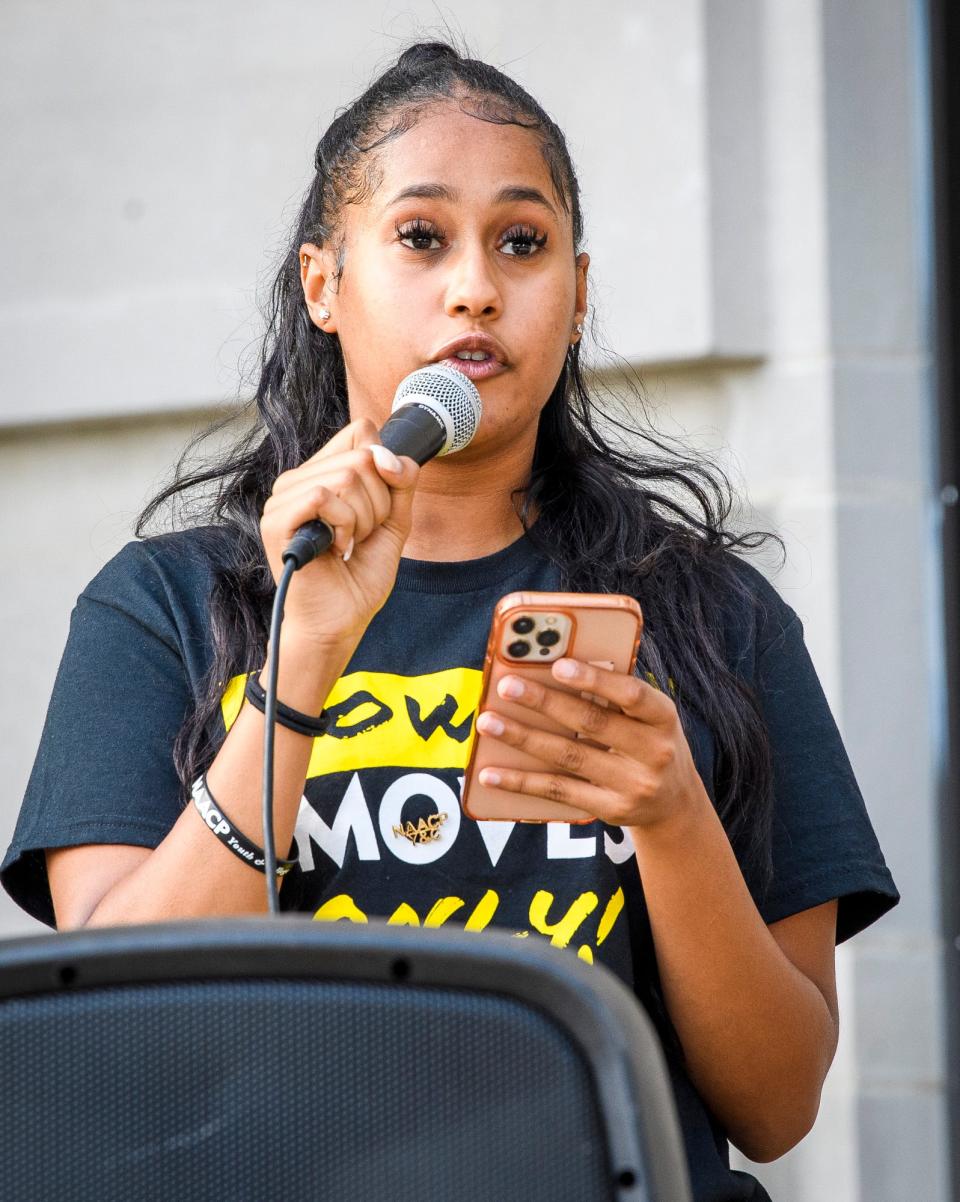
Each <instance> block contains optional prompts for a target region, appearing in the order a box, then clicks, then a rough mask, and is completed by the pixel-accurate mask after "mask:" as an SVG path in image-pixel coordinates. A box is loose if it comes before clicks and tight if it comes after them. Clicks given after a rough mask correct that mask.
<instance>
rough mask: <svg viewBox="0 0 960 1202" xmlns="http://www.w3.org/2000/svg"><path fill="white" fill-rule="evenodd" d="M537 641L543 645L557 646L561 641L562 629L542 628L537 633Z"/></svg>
mask: <svg viewBox="0 0 960 1202" xmlns="http://www.w3.org/2000/svg"><path fill="white" fill-rule="evenodd" d="M537 642H538V643H539V644H540V646H541V647H555V646H556V645H557V643H559V642H560V631H559V630H541V631H540V633H539V634H538V635H537Z"/></svg>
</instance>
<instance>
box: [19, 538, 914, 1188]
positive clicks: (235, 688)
mask: <svg viewBox="0 0 960 1202" xmlns="http://www.w3.org/2000/svg"><path fill="white" fill-rule="evenodd" d="M223 537H226V536H225V534H224V532H222V531H219V530H216V529H214V528H206V529H204V530H195V531H188V532H185V533H182V534H175V535H166V536H162V537H160V538H155V539H149V540H146V541H144V542H138V543H131V544H129V545H128V546H126V547H125V548H124V549H123V550H122V551H121V552H120V553H119V554H118V555H117V556H116V557H115V558H114V559H113V560H112V561H111V562H110V563H109V564H107V566H106V567H105V568H104V569H103V570H102V571H101V572H100V574H99V575H98V576H97V577H96V578H95V579H94V580H93V581H92V582H91V584H90V585H89V586H88V587H87V588H86V589H85V590H84V592H83V594H82V595H81V597H80V598H79V600H78V603H77V607H76V609H75V610H74V613H73V617H72V620H71V627H70V636H69V639H68V641H67V647H66V650H65V652H64V656H63V661H62V663H61V665H60V670H59V674H58V676H57V681H56V685H55V687H54V691H53V696H52V698H51V701H50V708H49V712H48V715H47V721H46V725H45V727H44V732H43V737H42V740H41V744H40V748H39V751H38V754H37V759H36V763H35V765H34V769H33V773H32V775H31V777H30V781H29V784H28V787H27V793H26V796H25V798H24V802H23V808H22V810H21V813H20V818H19V822H18V824H17V828H16V831H15V833H14V838H13V842H12V844H11V846H10V848H9V849H8V851H7V855H6V857H5V859H4V861H3V864H2V866H0V877H2V882H3V885H4V887H5V888H6V889H7V891H8V892H9V893H10V895H11V896H12V897H13V898H14V899H15V900H16V901H17V902H18V903H19V904H20V905H21V906H22V907H23V908H24V909H26V910H27V911H29V912H30V913H31V914H33V915H34V916H36V917H37V918H40V919H41V920H42V921H44V922H46V923H50V924H52V923H53V909H52V904H51V900H50V892H49V887H48V883H47V878H46V870H45V864H44V856H43V851H44V849H45V848H53V847H66V846H73V845H77V844H82V843H131V844H137V845H140V846H145V847H154V846H156V845H157V844H158V843H159V842H160V840H161V839H163V838H164V836H165V835H166V834H167V832H168V831H169V830H170V828H171V827H172V825H173V824H174V822H175V821H176V819H177V817H178V816H179V814H180V813H181V811H182V808H183V806H184V804H185V801H184V797H183V790H182V788H181V785H180V782H179V780H178V778H177V775H176V772H175V771H174V766H173V760H172V754H171V752H172V746H173V741H174V738H175V736H176V733H177V731H178V729H179V727H180V725H181V723H182V721H183V719H184V716H185V715H186V713H187V712H188V710H189V709H190V707H191V705H192V704H193V702H194V699H195V698H196V697H197V696H198V694H199V691H200V688H201V685H202V681H203V678H204V676H205V674H206V671H207V668H208V665H209V663H210V659H211V648H210V628H209V619H208V598H209V591H210V584H211V578H212V577H211V562H212V559H211V556H212V554H214V553H215V549H216V543H217V541H218V540H219V539H221V538H223ZM740 568H741V572H742V576H743V579H744V580H745V581H746V582H747V585H748V588H749V590H750V592H751V594H752V596H753V597H755V598H756V601H757V604H745V603H741V604H740V605H731V606H730V607H729V614H728V621H727V628H726V631H725V641H726V646H727V652H728V656H729V662H730V664H731V665H732V666H733V667H734V668H735V670H736V671H737V672H738V673H739V674H740V675H741V676H742V677H743V678H744V679H745V680H746V681H747V683H748V684H749V685H750V686H751V687H752V688H753V689H754V690H755V692H756V695H757V697H758V698H759V702H760V706H761V709H762V713H763V716H764V719H765V722H766V725H767V729H768V732H769V735H770V740H771V744H772V750H773V761H774V765H775V772H774V791H775V814H774V825H773V862H774V878H773V883H772V885H771V886H770V887H769V888H768V889H766V890H764V891H761V889H760V887H759V885H758V884H757V883H756V882H754V881H752V880H751V879H750V877H749V875H747V884H748V886H749V887H750V888H751V892H752V894H753V896H754V900H755V902H756V904H757V906H758V909H759V912H760V914H761V915H762V917H763V919H764V921H765V922H767V923H771V922H775V921H777V920H778V919H781V918H785V917H787V916H788V915H790V914H795V913H797V912H799V911H801V910H805V909H807V908H809V907H811V906H816V905H819V904H821V903H822V902H826V901H829V900H831V899H832V898H839V910H838V919H837V939H838V942H839V941H840V940H843V939H846V938H847V937H849V936H850V935H853V934H855V933H856V932H857V931H859V930H861V929H862V928H863V927H865V926H867V925H868V924H869V923H871V922H873V921H874V920H875V919H877V918H878V917H879V916H880V915H881V914H883V913H884V912H885V911H886V910H888V909H889V908H890V907H891V906H893V905H894V904H895V903H896V900H897V896H898V895H897V891H896V888H895V886H894V884H893V881H892V879H891V877H890V874H889V872H888V871H887V868H886V865H885V863H884V860H883V856H882V854H881V851H880V848H879V846H878V844H877V840H876V837H875V835H874V832H873V829H872V827H871V825H870V821H869V818H868V817H867V813H866V810H865V808H864V804H863V801H862V798H861V796H860V793H859V790H858V788H857V784H856V781H855V780H854V777H853V773H852V771H851V768H850V765H849V762H848V760H847V757H846V754H845V752H844V749H843V746H842V744H841V742H840V738H839V735H838V733H837V730H836V726H835V724H834V722H833V719H832V717H831V715H830V711H829V709H828V707H827V704H826V701H825V699H824V696H823V692H822V689H821V688H820V684H819V682H818V680H817V677H816V674H815V672H814V670H813V667H812V664H811V662H810V658H809V656H808V654H807V651H806V649H805V647H804V643H803V634H802V630H801V626H800V622H799V620H798V619H797V617H796V615H795V614H794V613H793V612H792V610H790V609H789V607H788V606H786V605H785V604H784V603H783V601H781V600H780V598H779V597H778V596H777V594H776V593H775V592H774V590H773V589H772V588H771V587H770V585H769V584H767V583H766V582H765V581H764V580H763V578H762V577H761V576H760V575H759V574H758V573H757V572H755V571H754V570H753V569H752V568H749V567H747V565H745V564H742V565H740ZM558 587H559V578H558V574H557V569H556V568H555V567H554V566H553V565H552V564H550V563H549V562H548V561H547V560H545V559H544V558H542V557H541V556H540V555H539V554H537V552H536V551H535V549H534V547H533V545H532V543H531V541H530V540H529V539H528V538H527V537H526V536H524V537H521V538H520V539H519V540H517V541H516V542H514V543H513V544H511V545H510V546H509V547H506V548H505V549H504V550H502V551H499V552H497V553H495V554H493V555H488V556H485V557H483V558H481V559H475V560H470V561H466V562H459V563H430V562H422V561H417V560H410V559H404V560H402V561H401V563H400V568H399V572H398V575H397V580H396V583H395V586H394V588H393V591H392V593H391V595H390V597H389V599H388V600H387V603H386V604H385V605H384V607H383V608H382V609H381V611H380V612H379V613H378V614H377V615H376V617H375V618H374V619H373V621H372V622H371V624H370V626H369V627H368V629H367V631H366V633H365V635H364V637H363V639H362V641H361V643H360V644H359V646H358V647H357V649H356V652H355V653H354V655H353V658H352V659H351V661H350V663H349V664H348V665H347V668H346V669H345V671H344V673H343V675H342V677H341V678H340V679H339V680H338V681H337V683H336V684H335V686H334V688H333V690H332V692H331V693H330V695H329V697H328V699H327V702H326V709H327V710H328V711H329V712H330V714H331V715H332V717H333V720H334V721H333V725H332V727H331V729H330V731H329V732H328V733H327V734H326V735H324V736H323V737H322V738H321V739H318V740H316V741H315V743H314V747H313V753H312V758H311V761H310V766H309V770H308V777H307V781H306V785H305V788H304V798H303V800H302V802H301V807H300V813H299V817H298V821H297V827H296V845H295V848H294V850H293V851H292V852H291V856H292V857H293V858H295V859H296V861H297V865H296V867H295V868H294V870H293V871H292V872H291V873H290V875H289V876H288V877H287V878H286V879H285V880H284V883H283V886H282V889H281V894H280V896H281V905H282V907H283V908H284V909H290V910H300V911H305V912H307V913H312V914H314V915H315V916H316V917H317V918H319V919H326V920H345V921H354V922H363V921H365V919H366V918H367V917H369V916H378V917H384V918H387V919H389V921H391V922H394V923H398V924H406V925H416V926H420V925H422V926H438V925H440V924H442V923H446V922H450V923H455V924H457V925H462V926H465V927H467V928H468V929H471V930H477V931H479V930H482V929H483V928H484V927H486V926H488V925H496V926H500V927H506V928H508V929H510V930H513V931H514V932H515V933H516V935H517V936H518V938H538V937H539V938H545V939H548V940H549V941H550V942H551V943H552V944H553V945H554V946H556V947H560V948H567V949H568V952H569V953H572V954H575V955H577V956H579V957H580V958H581V959H582V960H585V961H587V962H594V961H597V962H601V963H604V964H606V965H607V966H608V967H609V968H610V969H611V970H612V971H613V972H615V973H616V974H617V975H618V976H619V977H620V978H621V979H622V980H623V981H625V982H626V983H627V984H628V985H629V986H630V987H631V988H633V989H634V990H635V992H636V993H637V994H638V996H639V997H640V998H641V999H642V1000H643V1001H645V1002H646V1003H647V1004H648V1006H649V1007H650V1008H651V1009H652V1011H653V1013H654V1017H655V1018H656V1019H657V1020H658V1021H659V1023H660V1026H661V1030H662V1031H663V1032H664V1034H665V1035H666V1036H667V1038H665V1041H664V1042H665V1047H666V1048H667V1051H668V1062H669V1064H670V1070H671V1075H672V1078H673V1085H674V1090H675V1094H676V1099H677V1105H678V1110H679V1113H680V1120H681V1125H682V1128H683V1132H684V1138H685V1141H686V1146H687V1153H688V1159H689V1162H690V1169H691V1177H692V1180H693V1187H694V1197H695V1198H696V1199H697V1200H698V1202H700V1200H706V1199H710V1200H711V1202H727V1200H729V1202H733V1200H745V1199H754V1200H757V1199H763V1198H765V1197H766V1194H765V1193H764V1191H763V1190H762V1188H761V1187H760V1186H759V1185H758V1184H757V1183H756V1182H755V1181H754V1179H753V1178H752V1177H749V1176H747V1175H746V1174H743V1173H736V1172H732V1171H731V1170H730V1168H729V1161H728V1147H727V1141H726V1137H725V1134H724V1132H723V1130H722V1128H721V1127H720V1126H719V1125H718V1123H717V1122H716V1121H715V1120H714V1118H713V1116H712V1115H711V1114H710V1113H709V1112H708V1110H707V1108H706V1106H705V1105H704V1103H703V1101H702V1100H701V1099H700V1097H699V1095H698V1094H697V1093H696V1091H695V1089H694V1087H693V1085H692V1084H691V1082H690V1080H689V1078H688V1077H687V1075H686V1073H685V1071H684V1069H683V1066H682V1062H681V1059H680V1057H679V1056H678V1055H677V1054H676V1049H675V1048H673V1049H671V1040H670V1038H669V1031H668V1030H664V1028H665V1026H666V1025H667V1024H668V1019H667V1018H666V1016H665V1015H664V1013H663V1012H662V1010H661V1011H660V1012H659V1013H658V1012H657V999H658V996H659V994H658V991H657V988H656V963H655V959H654V954H653V944H652V940H651V937H650V930H649V923H648V921H647V918H646V908H645V904H644V898H643V890H642V886H641V881H640V877H639V873H638V870H637V864H636V860H635V858H634V857H633V855H632V854H631V850H632V849H631V846H630V843H629V839H628V838H626V837H625V832H624V831H622V830H620V829H618V828H615V827H608V826H605V825H604V824H602V823H599V822H595V823H591V824H589V825H583V826H572V827H571V826H569V825H567V824H558V823H550V824H546V825H542V826H540V825H529V824H521V823H517V824H513V823H506V822H489V823H477V822H473V821H471V820H470V819H468V818H466V817H464V816H462V814H461V810H460V804H459V797H460V789H461V785H462V781H463V774H464V770H465V767H466V764H467V760H468V756H469V750H470V744H471V740H472V737H473V724H474V719H475V717H476V709H477V703H478V701H479V695H480V682H481V670H482V665H483V656H484V651H485V648H486V640H487V634H488V630H489V626H490V620H491V617H492V613H493V608H494V606H495V604H496V602H497V601H498V600H499V599H500V597H502V596H503V595H504V594H505V593H508V592H513V591H514V590H518V589H524V590H551V591H552V590H555V589H557V588H558ZM243 684H244V679H243V678H241V677H237V678H235V679H234V680H232V681H230V682H229V683H228V684H227V686H226V688H225V690H224V694H223V701H222V707H221V708H222V719H223V723H222V725H220V726H219V729H218V731H216V732H214V733H215V735H216V736H218V737H220V738H222V737H223V735H224V732H225V729H228V728H229V726H230V725H231V724H232V722H233V721H234V719H235V718H236V715H237V713H238V712H239V708H240V705H241V703H242V695H243ZM678 685H679V688H680V694H681V696H682V681H681V682H678ZM687 731H688V737H689V739H690V742H691V747H692V751H693V755H694V759H695V762H696V765H697V769H698V771H699V773H700V775H701V777H702V779H703V781H704V783H705V785H706V787H707V791H708V792H709V793H710V794H711V796H713V789H714V780H713V776H714V770H713V765H714V753H713V740H712V737H711V735H710V732H709V730H708V729H707V728H706V727H705V726H704V724H703V723H702V722H701V721H699V720H698V719H697V717H696V716H695V715H688V721H687ZM223 800H224V801H225V805H226V809H227V812H228V813H229V804H228V802H227V800H226V799H223ZM438 813H439V814H445V815H446V818H445V819H443V820H442V822H440V826H439V832H440V834H439V837H438V838H437V839H433V840H428V841H422V842H414V841H411V840H410V839H409V838H408V837H406V836H405V835H404V833H403V832H404V830H405V829H409V827H408V824H409V823H412V824H413V826H414V827H416V825H417V824H418V822H419V821H420V819H426V818H428V817H429V816H430V815H434V814H438ZM436 822H437V820H436V819H434V823H436Z"/></svg>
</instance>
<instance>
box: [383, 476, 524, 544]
mask: <svg viewBox="0 0 960 1202" xmlns="http://www.w3.org/2000/svg"><path fill="white" fill-rule="evenodd" d="M461 454H463V452H461ZM510 458H513V457H509V458H508V459H507V460H503V459H501V460H500V461H499V462H498V463H496V464H495V465H491V463H490V461H489V460H487V461H486V462H477V463H473V464H471V463H469V462H460V463H456V464H454V463H451V462H450V461H447V462H444V460H443V459H439V460H436V459H435V460H433V461H431V462H430V463H426V464H424V466H423V468H422V470H421V473H420V481H419V483H418V485H417V491H416V494H415V496H414V501H413V525H412V526H411V528H410V535H409V537H408V538H407V541H406V543H405V544H404V548H403V554H404V558H406V559H425V560H434V561H445V562H451V561H456V560H461V559H480V558H481V557H482V556H484V555H493V554H494V553H495V552H496V551H502V550H503V548H504V547H508V546H509V545H510V544H511V543H513V542H516V540H517V539H518V538H519V537H520V536H521V535H522V534H523V523H522V522H521V521H520V518H519V515H518V513H517V503H518V502H519V500H520V498H519V497H518V498H517V500H516V502H515V500H514V498H513V497H512V496H511V495H510V494H511V491H512V490H513V489H515V488H520V487H522V486H523V485H525V484H526V483H527V480H528V479H529V474H530V467H529V457H524V461H522V462H518V461H517V460H516V459H515V460H514V461H513V462H512V463H511V462H510V461H509V459H510Z"/></svg>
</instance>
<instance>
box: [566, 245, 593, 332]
mask: <svg viewBox="0 0 960 1202" xmlns="http://www.w3.org/2000/svg"><path fill="white" fill-rule="evenodd" d="M589 266H590V256H589V255H588V254H587V253H586V252H585V251H583V252H581V253H580V254H579V255H577V258H576V269H577V299H576V309H575V310H574V314H573V331H574V336H573V338H571V340H570V341H571V342H579V341H580V338H581V337H582V336H583V323H584V321H586V318H587V269H588V268H589Z"/></svg>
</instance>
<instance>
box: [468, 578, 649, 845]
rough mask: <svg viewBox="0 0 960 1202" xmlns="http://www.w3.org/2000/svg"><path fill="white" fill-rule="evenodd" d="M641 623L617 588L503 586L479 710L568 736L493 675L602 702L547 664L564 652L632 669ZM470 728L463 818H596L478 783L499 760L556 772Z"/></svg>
mask: <svg viewBox="0 0 960 1202" xmlns="http://www.w3.org/2000/svg"><path fill="white" fill-rule="evenodd" d="M642 629H643V616H642V614H641V612H640V606H639V604H638V603H637V602H636V600H635V599H634V598H633V597H624V596H619V595H618V594H615V593H535V592H517V593H508V594H507V596H506V597H502V598H501V599H500V600H499V601H498V602H497V605H496V608H495V609H494V611H493V621H492V623H491V626H490V637H489V639H488V640H487V651H486V655H485V657H484V664H483V683H482V687H481V693H480V706H479V709H478V710H477V713H478V714H480V713H482V712H483V711H484V710H487V709H489V710H495V711H496V712H498V713H500V714H502V715H503V717H505V718H511V719H515V720H517V721H519V722H523V723H525V724H526V725H527V726H534V727H537V728H539V729H540V730H547V731H552V732H554V733H560V734H565V735H567V737H571V732H570V730H569V728H568V727H565V726H562V725H561V724H560V723H559V722H556V721H554V720H553V719H552V718H549V717H547V716H546V715H545V714H542V713H540V712H538V711H537V710H533V709H531V708H530V707H529V706H525V705H520V704H518V703H517V702H512V701H508V700H506V699H505V698H503V697H501V696H500V695H499V694H498V692H497V683H498V681H499V680H500V679H501V678H502V677H504V676H508V675H516V676H520V677H521V678H523V679H528V680H534V681H537V682H539V683H541V684H546V685H549V686H550V687H551V688H554V689H564V690H566V691H567V692H570V693H579V694H580V696H581V697H585V698H587V699H588V700H590V701H594V702H596V703H597V704H598V705H603V706H606V705H608V704H609V702H607V701H606V700H605V699H603V698H601V697H595V696H594V695H593V694H591V693H585V692H583V691H582V690H581V689H579V688H577V687H576V686H575V685H566V684H563V683H562V682H560V681H558V680H556V679H555V678H554V676H553V673H552V671H551V664H552V663H553V662H554V660H557V659H561V658H563V657H565V656H566V657H570V658H572V659H578V660H582V661H584V662H585V663H590V664H595V665H596V666H598V667H600V668H601V669H604V668H605V669H608V670H610V671H613V672H622V673H625V674H631V675H632V674H633V672H634V670H635V667H636V662H637V651H638V649H639V647H640V634H641V632H642ZM473 734H474V737H473V745H472V747H471V750H470V760H469V762H468V764H467V772H466V776H465V777H464V782H463V796H462V805H463V811H464V813H465V814H466V815H467V816H468V817H470V818H475V819H478V820H481V821H482V820H497V821H501V822H502V821H515V822H575V823H582V822H592V821H593V820H594V819H593V815H592V814H588V813H586V812H585V811H584V810H581V809H578V808H577V807H575V806H571V805H567V804H566V803H564V802H559V801H550V800H549V799H548V798H545V797H531V796H530V795H528V794H519V793H508V792H507V791H505V790H504V789H491V788H486V787H485V786H484V785H482V784H481V783H480V771H481V769H482V768H486V767H493V766H495V765H496V766H500V767H504V768H520V769H523V770H526V771H533V772H557V771H558V769H557V768H556V767H554V766H551V765H548V764H546V763H544V762H543V761H542V760H539V759H537V758H536V757H535V756H533V755H530V754H529V753H527V752H524V751H520V750H519V749H517V748H515V747H510V746H508V745H507V744H506V743H504V742H503V740H502V739H494V738H491V737H490V736H489V735H487V736H485V735H484V734H483V733H482V732H481V731H479V730H477V729H476V727H474V732H473ZM580 737H582V736H580ZM586 741H587V742H588V743H590V745H591V746H599V744H597V743H595V742H593V741H592V740H586ZM564 775H572V774H570V773H565V774H564Z"/></svg>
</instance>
